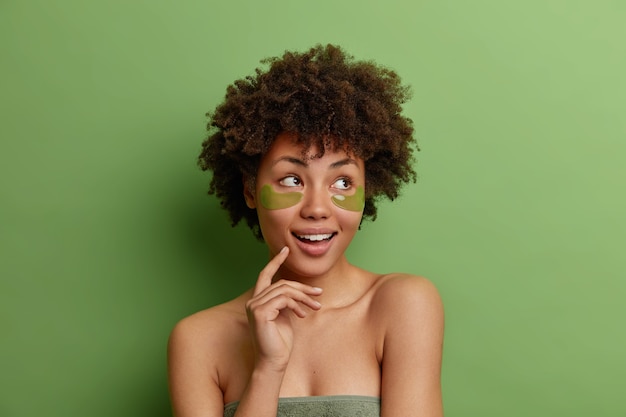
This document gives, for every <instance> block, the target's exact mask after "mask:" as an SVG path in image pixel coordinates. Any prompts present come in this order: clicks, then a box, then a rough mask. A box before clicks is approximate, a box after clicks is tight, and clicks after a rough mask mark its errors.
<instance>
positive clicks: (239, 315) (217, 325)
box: [170, 297, 247, 348]
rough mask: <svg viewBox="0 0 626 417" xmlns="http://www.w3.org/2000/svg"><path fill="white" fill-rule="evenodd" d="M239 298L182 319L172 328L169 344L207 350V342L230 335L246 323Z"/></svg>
mask: <svg viewBox="0 0 626 417" xmlns="http://www.w3.org/2000/svg"><path fill="white" fill-rule="evenodd" d="M241 298H242V297H239V298H236V299H234V300H231V301H228V302H226V303H224V304H220V305H217V306H214V307H211V308H208V309H205V310H202V311H199V312H197V313H194V314H192V315H190V316H187V317H185V318H183V319H182V320H180V321H179V322H178V323H177V324H176V325H175V326H174V329H173V330H172V333H171V335H170V344H173V343H183V344H185V345H188V346H189V347H192V346H194V345H200V346H202V347H204V348H207V347H208V346H209V344H207V342H210V341H212V340H215V339H222V338H223V337H226V336H227V335H228V334H232V331H233V329H234V328H236V327H238V326H241V325H243V324H245V323H246V322H247V321H246V317H245V310H244V309H243V304H242V301H241Z"/></svg>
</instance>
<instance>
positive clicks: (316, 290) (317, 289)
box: [313, 287, 322, 292]
mask: <svg viewBox="0 0 626 417" xmlns="http://www.w3.org/2000/svg"><path fill="white" fill-rule="evenodd" d="M313 291H315V292H322V289H321V288H320V287H313Z"/></svg>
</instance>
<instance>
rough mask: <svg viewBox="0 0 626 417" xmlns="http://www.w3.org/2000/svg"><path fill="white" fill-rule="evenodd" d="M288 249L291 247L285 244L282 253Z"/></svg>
mask: <svg viewBox="0 0 626 417" xmlns="http://www.w3.org/2000/svg"><path fill="white" fill-rule="evenodd" d="M287 249H289V248H288V247H287V246H283V248H282V249H281V250H280V253H283V252H285V251H286V250H287Z"/></svg>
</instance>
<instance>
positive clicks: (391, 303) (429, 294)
mask: <svg viewBox="0 0 626 417" xmlns="http://www.w3.org/2000/svg"><path fill="white" fill-rule="evenodd" d="M372 309H373V310H375V312H376V313H380V314H381V315H382V316H383V317H385V316H386V317H389V318H390V319H392V320H394V321H395V320H396V319H397V318H398V316H400V317H411V318H416V317H417V316H419V317H425V316H430V317H431V318H433V319H440V318H442V317H443V303H442V301H441V297H440V295H439V291H438V290H437V288H436V287H435V285H434V284H433V283H432V282H431V281H429V280H428V279H426V278H424V277H421V276H416V275H411V274H403V273H393V274H387V275H383V276H381V277H380V278H379V279H378V283H377V285H376V287H375V294H374V296H373V299H372Z"/></svg>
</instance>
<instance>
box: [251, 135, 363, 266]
mask: <svg viewBox="0 0 626 417" xmlns="http://www.w3.org/2000/svg"><path fill="white" fill-rule="evenodd" d="M294 138H295V136H294V135H293V134H288V133H282V134H280V135H278V136H277V138H276V140H275V141H274V143H273V144H272V147H271V148H270V150H269V151H268V153H267V154H266V155H265V156H264V157H263V159H262V160H261V163H260V165H259V170H258V173H257V179H256V185H255V188H254V190H251V189H249V188H248V189H246V191H245V198H246V203H247V204H248V207H250V208H255V209H256V210H257V214H258V217H259V223H260V226H261V231H262V232H263V237H264V239H265V242H266V243H267V245H268V246H269V249H270V254H271V255H274V254H276V253H278V251H280V249H281V248H282V247H283V246H289V249H290V255H289V257H288V258H287V260H286V261H285V264H284V266H285V267H286V268H287V269H289V270H290V271H291V272H293V273H295V274H297V275H301V276H317V275H323V274H326V273H328V272H332V270H333V268H335V267H336V266H337V265H340V264H341V263H342V262H344V261H345V257H344V252H345V250H346V248H347V247H348V245H349V244H350V242H351V241H352V238H353V237H354V235H355V233H356V231H357V230H358V228H359V224H360V222H361V216H362V214H363V207H364V201H365V198H364V186H365V167H364V163H363V161H362V160H361V159H360V158H357V157H355V156H353V155H350V154H348V153H346V152H345V151H336V152H330V151H326V152H325V153H324V156H322V157H321V158H312V157H311V156H312V155H315V153H317V152H316V151H317V149H310V150H309V151H308V153H307V154H306V155H305V156H303V154H302V147H301V146H299V145H297V144H296V143H295V142H294Z"/></svg>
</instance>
